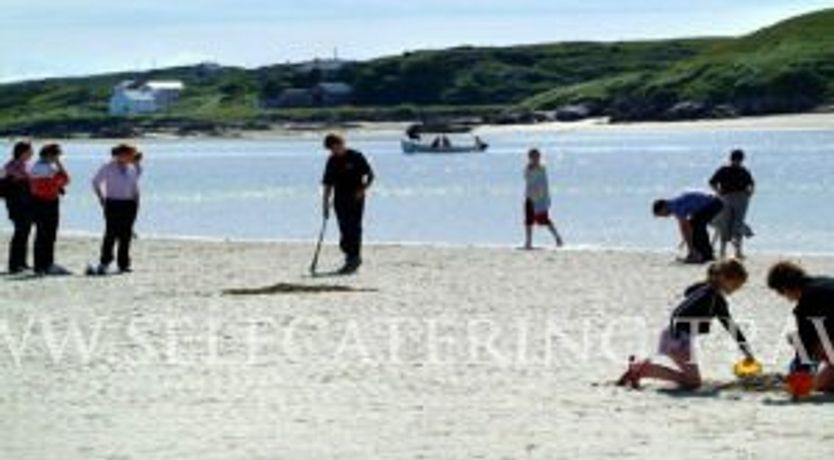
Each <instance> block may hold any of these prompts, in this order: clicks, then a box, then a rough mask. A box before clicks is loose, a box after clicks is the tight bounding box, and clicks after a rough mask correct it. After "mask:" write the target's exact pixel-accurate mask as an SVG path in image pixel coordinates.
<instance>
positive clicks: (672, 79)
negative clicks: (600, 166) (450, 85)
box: [522, 9, 834, 119]
mask: <svg viewBox="0 0 834 460" xmlns="http://www.w3.org/2000/svg"><path fill="white" fill-rule="evenodd" d="M832 100H834V9H831V10H825V11H821V12H818V13H813V14H808V15H805V16H801V17H797V18H794V19H791V20H788V21H785V22H782V23H780V24H777V25H775V26H772V27H769V28H766V29H763V30H761V31H758V32H756V33H754V34H751V35H748V36H745V37H741V38H738V39H735V40H729V41H725V42H722V43H716V44H715V45H714V46H712V47H711V48H710V49H708V50H706V51H705V52H703V53H702V54H701V55H699V56H697V57H695V58H693V59H689V60H686V61H683V62H678V63H676V64H674V65H672V66H670V67H669V68H667V69H663V70H661V71H659V72H658V71H652V70H647V71H641V72H632V73H625V74H622V75H619V76H616V77H612V78H601V79H596V80H592V81H588V82H583V83H580V84H577V85H573V86H567V87H558V88H554V89H552V90H550V91H547V92H544V93H540V94H538V95H535V96H533V97H531V98H528V99H527V100H525V101H524V102H523V103H522V106H523V107H527V108H530V109H552V108H556V107H559V106H562V105H565V104H577V103H591V104H593V105H595V106H598V107H603V108H604V110H606V111H607V112H609V113H610V114H611V115H613V116H615V117H619V118H623V119H648V118H652V119H654V118H673V117H675V115H676V114H675V113H672V112H671V111H670V109H672V108H674V107H675V106H676V105H677V106H678V107H679V108H686V106H688V107H689V108H690V109H692V110H693V111H695V112H698V111H700V112H703V113H701V114H698V113H694V114H693V115H702V116H703V115H709V114H710V113H715V111H716V108H718V112H727V111H730V112H736V113H738V114H764V113H775V112H798V111H805V110H809V109H812V108H814V107H817V106H821V105H824V104H828V103H831V102H832ZM698 107H700V110H698ZM678 115H681V116H683V115H686V113H680V114H678Z"/></svg>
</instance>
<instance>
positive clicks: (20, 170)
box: [3, 142, 33, 275]
mask: <svg viewBox="0 0 834 460" xmlns="http://www.w3.org/2000/svg"><path fill="white" fill-rule="evenodd" d="M32 155H33V150H32V144H31V143H29V142H18V143H16V144H15V145H14V149H13V150H12V159H11V160H9V162H8V163H6V165H5V167H4V168H3V170H4V173H5V177H4V179H3V180H4V181H5V186H4V188H5V195H6V210H7V211H8V212H9V220H11V221H12V223H13V224H14V233H13V234H12V240H11V242H10V243H9V274H12V275H13V274H17V273H20V272H22V271H24V270H26V269H27V268H29V266H28V265H27V263H26V259H27V253H28V252H29V234H30V233H31V232H32V194H31V191H30V190H29V161H30V160H31V159H32Z"/></svg>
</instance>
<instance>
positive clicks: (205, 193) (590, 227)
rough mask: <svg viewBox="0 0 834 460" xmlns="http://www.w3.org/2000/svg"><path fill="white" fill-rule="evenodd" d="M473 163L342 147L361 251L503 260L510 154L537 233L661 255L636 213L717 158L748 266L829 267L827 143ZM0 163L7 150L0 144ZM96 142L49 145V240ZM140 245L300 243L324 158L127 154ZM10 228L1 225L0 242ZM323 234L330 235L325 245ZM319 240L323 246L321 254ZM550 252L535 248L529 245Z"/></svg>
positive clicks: (80, 198)
mask: <svg viewBox="0 0 834 460" xmlns="http://www.w3.org/2000/svg"><path fill="white" fill-rule="evenodd" d="M483 137H484V139H485V140H486V141H487V142H489V143H490V149H489V152H488V153H485V154H473V155H458V156H447V155H438V156H431V155H415V156H406V155H403V154H402V153H401V151H400V145H399V140H400V137H399V134H398V133H395V132H376V133H375V132H362V133H359V132H357V133H355V134H353V135H351V136H350V139H349V141H350V144H351V145H352V146H353V147H354V148H356V149H358V150H361V151H363V152H364V153H365V154H366V155H367V156H368V158H369V159H370V161H371V163H372V164H373V166H374V168H375V170H376V172H377V176H378V177H377V182H376V183H375V185H374V189H373V192H372V194H371V195H370V200H369V202H368V207H367V210H366V212H367V218H366V224H365V230H366V238H367V239H368V240H370V241H374V242H391V243H408V242H422V243H434V244H455V245H458V244H464V245H470V244H471V245H501V246H510V245H517V244H519V243H520V242H521V241H522V237H523V227H522V224H523V212H522V211H523V207H522V204H523V192H524V183H523V178H522V171H523V168H524V165H525V158H526V156H525V153H526V150H527V149H528V148H529V147H532V146H535V147H538V148H540V149H542V150H543V151H544V154H545V161H546V163H547V167H548V172H549V174H550V182H551V187H552V195H553V209H552V217H553V219H554V221H555V222H556V224H557V225H558V227H559V229H560V231H561V232H562V233H563V236H564V238H565V240H566V241H567V242H568V244H570V245H574V246H593V247H603V248H605V247H610V248H634V249H672V248H675V247H676V245H677V243H678V241H679V237H678V236H677V233H676V232H677V226H676V224H675V223H674V222H672V221H670V220H663V219H656V218H654V217H652V215H651V212H650V208H651V206H650V205H651V202H652V201H653V200H654V199H656V198H661V197H671V196H674V195H675V194H677V193H679V192H680V191H682V190H685V189H706V188H707V187H708V186H707V181H708V179H709V177H710V176H711V174H712V173H713V171H714V170H715V169H716V168H717V167H719V166H720V165H721V164H722V163H724V162H725V160H726V157H727V154H728V152H729V150H730V149H731V148H736V147H738V148H743V149H745V150H746V151H747V152H748V165H749V168H750V169H751V170H752V172H753V174H754V176H755V178H756V181H757V184H758V185H757V190H756V195H755V197H754V199H753V202H752V207H751V209H750V214H749V219H748V220H749V223H750V225H751V226H752V227H753V229H754V230H755V232H756V236H755V237H754V238H753V239H752V240H751V241H750V243H749V246H750V248H751V250H759V251H784V252H802V253H834V132H831V131H755V130H716V131H704V130H698V131H692V130H684V129H681V130H680V131H674V130H670V129H669V128H664V129H662V130H658V131H650V130H647V129H639V130H638V129H635V130H628V129H626V130H622V131H584V132H577V131H574V132H555V131H530V130H519V131H513V130H501V131H497V132H492V133H489V132H487V133H485V134H484V135H483ZM0 148H2V150H3V151H5V152H8V151H9V150H10V144H9V143H8V142H6V143H0ZM108 148H109V145H108V144H107V143H103V142H97V141H68V142H65V143H64V150H65V152H66V155H65V163H66V166H67V168H68V169H69V171H70V173H71V174H72V178H73V182H72V184H71V185H70V186H69V188H68V190H67V194H66V196H65V200H64V207H63V211H62V216H63V220H62V230H63V231H68V232H84V233H99V232H100V231H101V229H102V225H103V223H102V218H101V211H100V208H99V206H98V204H97V202H96V200H95V199H94V196H93V194H92V188H91V185H90V179H91V178H92V176H93V174H94V173H95V171H96V169H97V168H98V166H100V165H101V164H102V163H103V162H104V161H106V160H107V159H108V158H109V152H108ZM141 148H142V149H143V151H144V152H145V158H146V161H145V167H146V174H145V176H144V178H143V183H142V189H143V193H142V205H141V215H140V218H139V221H138V224H137V232H138V233H139V234H140V235H142V236H182V237H207V238H218V239H257V240H263V239H267V240H310V239H313V238H314V237H315V236H316V235H317V232H318V228H319V225H320V219H321V211H320V186H319V183H320V179H321V174H322V169H323V166H324V162H325V160H326V153H325V152H323V151H322V148H321V144H320V138H319V136H318V135H313V134H305V135H288V136H286V137H280V138H275V139H269V140H248V139H247V140H242V139H241V140H192V139H188V140H143V141H141ZM9 227H10V226H9V224H8V223H6V222H4V223H3V224H2V228H4V229H8V228H9ZM332 228H333V227H331V229H332ZM334 233H335V232H333V231H331V234H330V237H331V238H334V237H335V235H334ZM538 241H539V243H540V244H542V245H544V244H550V241H549V239H548V235H547V234H546V233H545V232H542V233H541V234H540V235H539V236H538Z"/></svg>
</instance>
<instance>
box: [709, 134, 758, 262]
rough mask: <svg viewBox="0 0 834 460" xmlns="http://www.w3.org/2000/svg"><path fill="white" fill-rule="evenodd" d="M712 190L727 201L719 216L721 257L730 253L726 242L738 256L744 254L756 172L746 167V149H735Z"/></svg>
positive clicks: (719, 172)
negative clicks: (743, 248)
mask: <svg viewBox="0 0 834 460" xmlns="http://www.w3.org/2000/svg"><path fill="white" fill-rule="evenodd" d="M709 184H710V186H711V187H712V189H713V190H715V192H716V193H717V194H718V196H720V197H721V199H722V200H723V201H724V211H723V212H722V213H721V215H720V216H719V218H718V219H717V221H718V222H717V224H718V235H719V238H720V251H719V254H720V256H721V258H722V259H723V258H725V257H726V256H727V244H729V243H731V244H732V245H733V247H734V248H735V257H736V258H737V259H743V258H744V252H743V251H742V244H743V241H744V238H745V237H746V236H748V233H747V232H748V231H749V227H747V225H746V223H745V218H746V216H747V208H748V207H749V206H750V198H751V197H752V196H753V192H754V191H755V187H756V183H755V181H754V180H753V175H752V174H750V171H749V170H748V169H747V168H746V167H744V151H742V150H733V151H732V153H730V163H729V164H728V165H726V166H723V167H721V168H719V169H718V170H717V171H716V172H715V174H713V176H712V178H711V179H710V181H709Z"/></svg>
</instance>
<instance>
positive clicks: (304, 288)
mask: <svg viewBox="0 0 834 460" xmlns="http://www.w3.org/2000/svg"><path fill="white" fill-rule="evenodd" d="M352 292H373V289H365V288H353V287H350V286H340V285H332V284H317V285H314V284H294V283H278V284H273V285H271V286H264V287H258V288H238V289H226V290H225V291H223V295H227V296H258V295H285V294H327V293H352Z"/></svg>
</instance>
